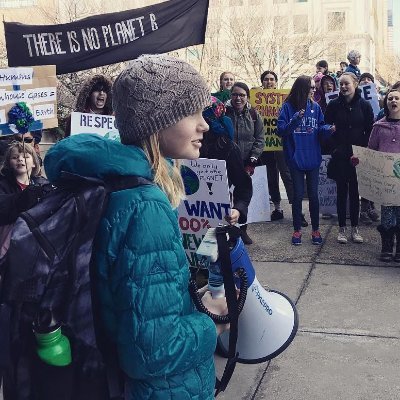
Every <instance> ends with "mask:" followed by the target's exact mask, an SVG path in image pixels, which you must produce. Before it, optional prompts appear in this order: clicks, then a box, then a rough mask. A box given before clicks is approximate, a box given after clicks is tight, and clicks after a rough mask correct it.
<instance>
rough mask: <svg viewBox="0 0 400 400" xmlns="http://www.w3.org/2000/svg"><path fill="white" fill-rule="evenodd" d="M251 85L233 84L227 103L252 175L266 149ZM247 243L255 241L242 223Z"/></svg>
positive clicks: (246, 168) (236, 138)
mask: <svg viewBox="0 0 400 400" xmlns="http://www.w3.org/2000/svg"><path fill="white" fill-rule="evenodd" d="M249 97H250V90H249V87H248V86H247V85H246V84H245V83H242V82H236V83H235V84H234V85H233V86H232V92H231V99H230V100H229V101H228V102H227V103H226V115H227V116H228V117H229V118H231V120H232V122H233V127H234V136H233V141H234V142H235V143H236V144H237V145H238V146H239V149H240V154H241V157H242V162H243V165H244V168H245V170H246V172H247V173H248V174H249V175H250V176H252V175H253V174H254V168H255V167H256V165H257V160H258V158H259V157H260V155H261V153H262V151H263V149H264V141H265V140H264V126H263V122H262V118H261V116H260V114H259V113H258V112H257V111H256V110H255V109H254V108H252V107H251V105H250V103H249ZM241 229H242V239H243V242H244V243H245V244H252V243H253V241H252V240H251V238H250V237H249V235H248V234H247V225H242V227H241Z"/></svg>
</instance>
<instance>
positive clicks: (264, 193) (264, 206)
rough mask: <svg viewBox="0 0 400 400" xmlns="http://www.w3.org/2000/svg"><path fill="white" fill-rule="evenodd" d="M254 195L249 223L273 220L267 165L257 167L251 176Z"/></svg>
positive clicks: (248, 216)
mask: <svg viewBox="0 0 400 400" xmlns="http://www.w3.org/2000/svg"><path fill="white" fill-rule="evenodd" d="M251 180H252V182H253V196H252V198H251V201H250V204H249V211H248V213H247V223H248V224H250V223H251V222H265V221H271V210H270V206H269V192H268V179H267V169H266V168H265V166H260V167H256V168H255V169H254V174H253V176H252V177H251Z"/></svg>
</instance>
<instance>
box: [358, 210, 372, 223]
mask: <svg viewBox="0 0 400 400" xmlns="http://www.w3.org/2000/svg"><path fill="white" fill-rule="evenodd" d="M360 222H362V223H363V224H365V225H371V224H372V220H371V218H370V217H369V215H368V211H362V212H360Z"/></svg>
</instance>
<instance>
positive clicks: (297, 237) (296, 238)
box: [292, 231, 301, 246]
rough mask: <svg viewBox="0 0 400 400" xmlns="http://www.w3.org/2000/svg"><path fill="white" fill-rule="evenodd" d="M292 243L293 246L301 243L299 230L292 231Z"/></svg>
mask: <svg viewBox="0 0 400 400" xmlns="http://www.w3.org/2000/svg"><path fill="white" fill-rule="evenodd" d="M292 244H294V245H295V246H298V245H299V244H301V232H300V231H294V232H293V235H292Z"/></svg>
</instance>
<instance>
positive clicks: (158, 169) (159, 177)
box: [141, 133, 185, 208]
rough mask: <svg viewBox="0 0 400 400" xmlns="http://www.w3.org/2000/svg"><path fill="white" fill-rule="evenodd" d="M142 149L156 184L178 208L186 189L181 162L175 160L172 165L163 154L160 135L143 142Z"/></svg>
mask: <svg viewBox="0 0 400 400" xmlns="http://www.w3.org/2000/svg"><path fill="white" fill-rule="evenodd" d="M141 147H142V148H143V151H144V152H145V154H146V156H147V158H148V159H149V162H150V164H151V167H152V170H153V172H154V182H155V183H156V184H157V185H158V186H159V187H160V188H161V190H162V191H163V192H164V193H165V194H166V195H167V197H168V199H169V201H170V203H171V205H172V207H173V208H176V207H178V205H179V203H180V202H181V200H182V199H183V198H184V197H185V187H184V185H183V180H182V177H181V173H180V162H179V161H178V160H174V161H173V164H172V165H170V163H169V162H168V160H167V159H166V158H165V157H164V156H163V155H162V154H161V151H160V138H159V133H155V134H154V135H151V136H150V137H147V138H146V139H144V140H143V142H142V145H141Z"/></svg>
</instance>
